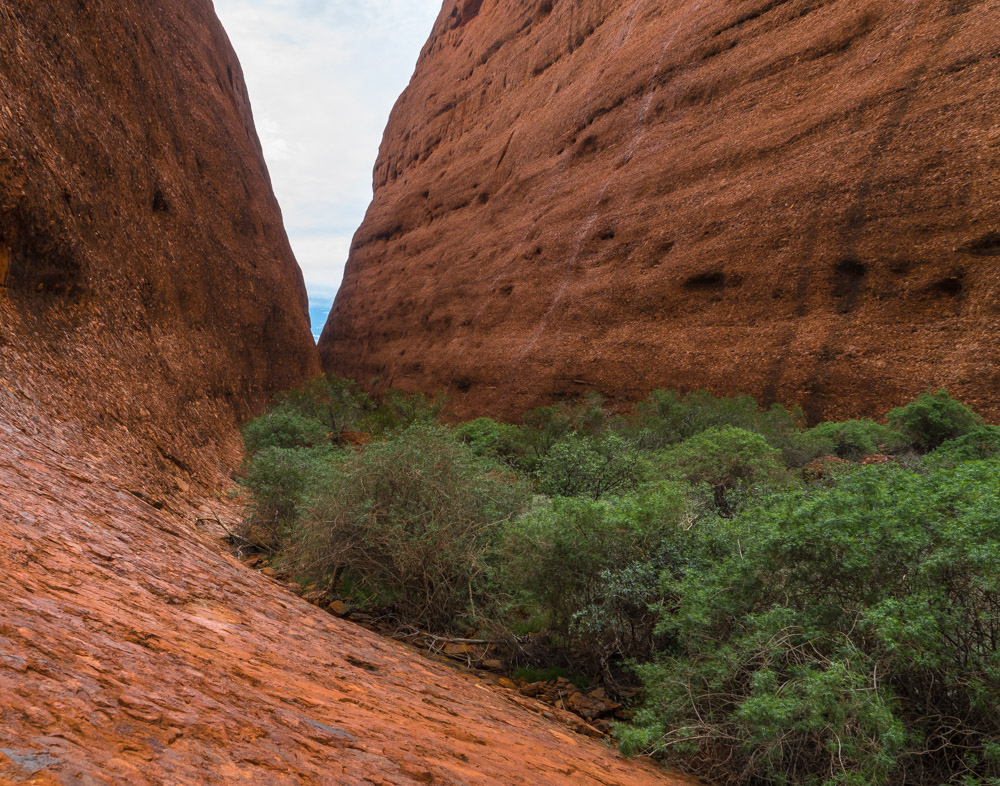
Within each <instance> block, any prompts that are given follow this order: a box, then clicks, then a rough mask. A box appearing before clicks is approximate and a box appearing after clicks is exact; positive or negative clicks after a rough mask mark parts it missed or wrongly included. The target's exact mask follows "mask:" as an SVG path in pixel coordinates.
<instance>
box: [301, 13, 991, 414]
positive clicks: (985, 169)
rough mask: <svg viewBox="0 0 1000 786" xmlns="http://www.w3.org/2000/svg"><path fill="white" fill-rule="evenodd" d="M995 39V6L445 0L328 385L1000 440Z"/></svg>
mask: <svg viewBox="0 0 1000 786" xmlns="http://www.w3.org/2000/svg"><path fill="white" fill-rule="evenodd" d="M998 41H1000V2H997V0H921V2H912V3H899V2H893V1H892V0H866V1H864V2H861V1H859V0H735V1H734V2H722V1H721V0H671V2H660V1H659V0H627V1H626V2H618V0H584V1H583V2H571V1H570V0H544V2H542V1H540V0H518V1H515V2H499V0H483V1H482V2H478V1H477V2H469V1H468V0H465V1H464V2H456V0H446V2H445V4H444V7H443V9H442V12H441V15H440V16H439V18H438V20H437V24H436V25H435V28H434V32H433V35H432V36H431V39H430V41H429V42H428V44H427V46H426V47H425V49H424V51H423V53H422V55H421V58H420V61H419V64H418V66H417V70H416V73H415V75H414V78H413V81H412V82H411V84H410V86H409V88H408V89H407V90H406V92H405V93H404V94H403V96H402V97H401V98H400V100H399V102H398V104H397V106H396V108H395V110H394V112H393V114H392V118H391V120H390V122H389V126H388V129H387V131H386V134H385V139H384V142H383V144H382V148H381V152H380V156H379V159H378V163H377V166H376V169H375V189H376V191H375V198H374V201H373V203H372V205H371V207H370V209H369V211H368V214H367V217H366V219H365V222H364V224H363V226H362V227H361V229H360V230H359V231H358V233H357V235H356V237H355V239H354V243H353V246H352V250H351V256H350V261H349V263H348V267H347V275H346V279H345V282H344V285H343V288H342V289H341V291H340V294H339V295H338V297H337V300H336V303H335V306H334V310H333V312H332V314H331V316H330V320H329V322H328V323H327V325H326V328H325V330H324V332H323V336H322V339H321V341H320V351H321V354H322V357H323V361H324V365H325V367H326V368H327V369H330V370H336V371H339V372H341V373H344V374H347V375H350V376H353V377H355V378H357V379H359V380H361V381H362V382H363V383H365V384H371V383H372V380H373V378H377V382H376V383H375V384H376V385H377V386H387V385H394V386H398V387H403V388H422V389H426V390H434V389H438V388H445V389H447V390H448V391H449V393H450V394H451V396H452V401H453V403H454V406H455V409H456V412H458V413H460V414H471V413H484V412H485V413H491V414H497V413H500V414H506V415H516V414H518V413H519V412H522V411H523V410H524V409H525V408H527V407H530V406H532V405H535V404H537V403H540V402H542V401H544V400H546V399H550V398H553V397H556V396H564V395H572V394H574V393H577V392H581V391H583V390H585V389H587V388H596V389H598V390H601V391H603V392H604V393H606V394H608V395H610V396H611V397H612V398H615V399H619V400H634V399H636V398H640V397H642V396H643V395H645V394H646V393H647V392H648V391H649V390H651V389H653V388H657V387H677V388H681V389H694V388H710V389H712V390H714V391H716V392H717V393H734V392H737V391H739V392H747V393H751V394H755V395H756V396H758V397H760V398H762V399H763V400H765V401H771V400H778V401H783V402H788V403H798V404H801V405H803V406H804V407H805V408H806V411H807V413H808V414H809V415H810V416H812V417H821V416H829V417H838V416H844V415H849V414H880V413H883V412H884V411H885V410H886V409H887V408H888V407H890V406H893V405H895V404H897V403H899V402H901V401H903V400H905V399H907V398H908V397H910V396H912V395H914V394H915V393H918V392H920V391H921V390H922V389H924V388H925V387H927V386H928V385H942V384H943V385H947V386H948V387H949V389H950V391H951V392H952V393H953V394H956V395H958V396H960V397H962V398H964V399H966V400H968V401H970V402H972V403H973V404H975V405H977V406H979V407H981V408H982V409H983V410H984V411H985V412H987V413H988V414H990V415H992V416H994V417H996V416H1000V401H998V400H997V399H996V397H995V395H994V391H995V390H996V388H997V384H998V382H1000V364H998V362H997V361H998V360H1000V356H998V353H1000V349H998V346H1000V345H998V343H997V341H996V336H997V329H998V327H1000V309H998V306H997V303H998V302H1000V298H998V295H1000V274H998V272H997V262H998V259H1000V200H998V199H997V193H998V185H1000V127H998V124H997V120H996V106H997V104H998V100H1000V45H998V43H997V42H998Z"/></svg>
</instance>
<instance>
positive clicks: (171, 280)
mask: <svg viewBox="0 0 1000 786" xmlns="http://www.w3.org/2000/svg"><path fill="white" fill-rule="evenodd" d="M0 281H2V287H0V376H2V379H3V382H4V384H5V385H6V387H7V389H8V390H9V391H10V392H11V393H18V394H21V393H23V394H24V395H25V396H27V397H29V398H31V399H34V400H39V401H41V400H45V401H46V402H47V406H46V410H47V411H49V412H53V413H57V414H58V415H59V416H60V417H62V418H64V419H67V420H69V419H71V420H73V421H74V422H76V423H78V424H79V425H80V426H81V428H84V430H86V431H87V433H88V434H91V435H93V436H100V438H101V439H104V440H106V441H118V442H120V443H127V444H128V445H129V447H130V448H131V449H133V452H135V453H136V454H137V456H138V459H137V462H136V465H135V468H134V469H135V472H136V473H138V474H139V475H142V476H144V478H145V482H146V484H148V485H150V486H151V487H156V486H162V485H163V483H162V482H161V481H162V479H163V477H164V475H169V474H171V473H173V474H179V475H184V476H188V475H191V474H192V473H193V474H195V475H201V476H204V477H206V478H207V477H209V476H210V475H211V473H212V472H213V471H217V469H218V467H219V466H220V463H225V462H227V461H229V460H231V459H232V457H233V456H234V454H235V451H236V450H237V449H238V442H237V441H236V438H235V429H234V426H235V425H236V422H237V420H238V419H239V418H241V417H245V416H246V415H248V414H249V413H250V412H252V411H254V410H255V409H258V408H260V407H261V406H262V405H263V404H264V403H265V401H266V400H267V399H268V398H269V397H270V395H271V394H272V393H273V392H274V391H276V390H280V389H282V388H287V387H290V386H292V385H294V384H296V383H298V382H299V381H301V380H302V379H304V378H305V377H307V376H310V375H314V374H316V373H318V360H317V358H316V354H315V348H314V347H313V346H312V340H311V336H310V330H309V324H308V316H307V311H306V294H305V287H304V285H303V282H302V276H301V273H300V272H299V269H298V266H297V265H296V264H295V259H294V257H293V256H292V252H291V249H290V247H289V245H288V241H287V239H286V237H285V231H284V227H283V225H282V222H281V214H280V211H279V209H278V206H277V203H276V202H275V199H274V196H273V194H272V193H271V186H270V181H269V178H268V175H267V170H266V168H265V166H264V160H263V157H262V155H261V150H260V143H259V142H258V140H257V135H256V132H255V130H254V126H253V119H252V116H251V112H250V105H249V101H248V99H247V92H246V87H245V85H244V83H243V77H242V73H241V71H240V67H239V63H238V62H237V60H236V57H235V55H234V54H233V51H232V48H231V47H230V45H229V42H228V40H227V38H226V35H225V33H224V32H223V30H222V27H221V25H220V24H219V22H218V20H217V19H216V17H215V13H214V10H213V8H212V5H211V3H210V2H207V0H162V1H160V0H154V2H139V1H138V0H133V1H132V2H128V1H127V2H109V1H108V0H103V1H100V2H87V3H81V2H77V1H76V0H56V1H55V2H46V3H34V2H28V0H5V1H4V2H2V3H0ZM185 482H186V481H185ZM168 485H169V484H168Z"/></svg>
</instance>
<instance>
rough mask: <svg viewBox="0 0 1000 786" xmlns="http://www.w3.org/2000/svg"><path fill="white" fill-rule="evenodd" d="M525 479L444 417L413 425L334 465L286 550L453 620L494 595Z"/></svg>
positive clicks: (361, 586)
mask: <svg viewBox="0 0 1000 786" xmlns="http://www.w3.org/2000/svg"><path fill="white" fill-rule="evenodd" d="M527 495H528V490H527V488H526V487H525V486H524V485H523V484H522V483H520V482H519V481H517V480H516V479H515V478H514V477H513V476H512V475H511V474H510V473H509V472H505V471H501V470H500V469H498V468H497V466H496V465H495V464H493V463H492V462H489V461H485V460H483V459H480V458H478V457H476V456H475V455H474V454H473V453H472V451H471V450H469V448H468V447H467V446H465V445H462V444H461V443H460V442H458V441H457V440H456V439H455V438H454V436H453V435H452V434H450V433H449V432H448V431H447V429H445V428H443V427H441V426H434V425H428V424H417V425H413V426H410V427H409V428H407V429H405V430H404V431H402V432H399V433H398V434H396V435H395V436H393V437H392V438H391V439H389V440H387V441H385V442H378V443H373V444H371V445H369V446H368V447H367V448H366V449H365V450H364V451H363V452H360V453H357V454H353V455H352V456H351V460H350V461H345V462H342V463H340V464H339V465H338V466H337V471H336V472H335V473H333V474H332V476H331V477H330V478H329V479H328V481H327V483H326V484H325V485H324V487H323V489H322V490H321V493H320V494H319V495H318V496H317V498H316V499H315V501H314V502H313V503H312V504H311V505H310V507H309V508H308V510H307V511H306V512H305V514H304V516H303V519H302V523H301V525H300V527H299V531H298V533H297V539H296V543H295V545H294V547H293V548H291V549H290V556H291V560H292V564H293V565H294V566H295V568H296V569H297V570H298V571H299V572H300V573H303V574H311V575H314V576H317V577H323V578H324V579H328V580H329V581H330V583H331V584H332V585H336V583H337V581H338V579H339V578H340V577H341V576H342V575H344V576H346V577H349V578H350V581H351V584H352V586H354V587H355V588H357V590H358V591H359V592H360V593H361V594H363V595H364V596H365V597H367V598H369V599H370V600H371V602H372V603H374V604H377V605H385V606H392V607H393V608H395V609H396V611H397V612H399V613H400V614H402V615H403V616H404V617H406V618H408V619H410V620H413V621H414V622H416V623H418V624H421V625H425V626H428V627H430V628H433V629H438V630H445V629H453V628H454V627H455V626H456V625H457V624H458V620H459V619H460V618H461V617H462V616H463V615H466V614H472V613H475V611H476V610H477V609H476V608H475V606H476V605H477V604H478V605H482V604H489V603H490V602H491V601H492V598H491V594H490V593H491V573H492V567H491V566H492V563H493V561H494V560H495V558H496V554H495V548H496V544H497V542H498V540H499V537H500V533H501V531H502V528H503V526H504V523H505V522H506V521H507V520H509V519H510V518H511V517H513V516H514V515H515V514H516V513H517V512H518V511H520V510H521V508H522V507H523V506H524V504H525V502H526V499H527Z"/></svg>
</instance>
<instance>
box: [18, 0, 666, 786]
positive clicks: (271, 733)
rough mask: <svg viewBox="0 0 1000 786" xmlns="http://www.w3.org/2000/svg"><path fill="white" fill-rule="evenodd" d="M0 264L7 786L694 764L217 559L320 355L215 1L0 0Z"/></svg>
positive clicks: (466, 779) (568, 771) (357, 779)
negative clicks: (545, 704) (556, 713)
mask: <svg viewBox="0 0 1000 786" xmlns="http://www.w3.org/2000/svg"><path fill="white" fill-rule="evenodd" d="M0 279H2V280H3V287H2V289H0V576H2V581H0V586H2V588H3V589H2V592H0V783H3V784H7V783H35V784H54V783H65V784H120V783H130V784H178V785H180V784H192V785H194V784H226V785H227V786H228V785H229V784H240V783H244V784H345V783H361V782H363V783H382V784H407V783H441V784H448V783H456V784H457V783H463V784H464V783H523V784H537V783H567V784H570V783H572V784H623V785H624V784H630V785H631V784H653V783H667V784H669V783H678V784H679V783H680V781H672V780H671V779H669V778H668V777H667V776H666V775H665V774H664V773H662V772H661V771H660V770H659V769H658V768H656V767H655V766H654V765H652V764H650V763H649V762H645V763H639V762H626V761H623V760H622V759H620V757H618V756H616V755H615V754H614V753H613V752H612V751H610V750H608V749H607V748H606V747H605V746H603V745H602V744H601V743H599V742H597V741H594V740H590V739H588V738H586V737H581V736H578V735H576V734H574V733H571V732H570V731H569V730H568V728H567V727H566V726H565V725H562V724H559V723H556V722H554V721H553V720H550V719H547V718H545V717H542V716H541V715H540V714H539V713H538V712H535V713H530V712H526V711H525V709H524V706H523V705H524V703H525V701H526V700H524V699H522V698H521V697H519V696H516V695H513V694H511V695H507V696H504V695H502V694H499V693H495V692H493V691H491V690H489V689H487V688H486V687H485V686H484V685H482V684H480V683H477V682H474V681H473V680H472V679H470V678H468V677H466V676H462V675H459V674H456V673H455V672H453V671H452V670H450V669H447V668H445V667H442V666H440V665H438V664H434V663H430V662H426V661H423V660H421V659H420V658H419V657H418V656H417V655H416V654H415V652H414V651H412V650H409V649H407V648H404V647H402V646H400V645H396V644H393V643H389V642H385V641H383V640H381V639H379V638H378V637H377V636H375V635H374V634H370V633H367V632H366V631H363V630H361V629H360V628H357V627H355V626H353V625H350V624H348V623H345V622H340V621H338V620H336V619H334V618H333V617H332V616H330V615H328V614H325V613H323V612H321V611H320V610H319V609H317V608H315V607H312V606H310V605H308V604H306V603H305V602H304V601H302V600H301V599H299V598H298V597H296V596H294V595H292V594H291V593H290V592H288V591H287V590H285V589H284V588H282V587H280V586H278V585H277V584H275V583H273V582H271V581H269V580H267V579H265V578H264V577H262V576H260V575H258V574H255V573H253V572H251V571H249V570H248V569H246V568H245V567H244V566H243V565H241V564H240V563H239V562H237V561H236V560H235V559H234V558H233V557H232V556H231V555H230V554H229V553H228V552H227V551H226V548H225V546H224V545H223V543H222V542H221V541H220V538H221V537H222V536H223V534H224V532H223V528H222V527H221V526H220V525H219V523H217V522H218V516H221V517H222V521H225V522H226V523H227V524H228V525H229V526H230V527H231V526H232V525H233V523H234V517H235V513H236V511H235V510H233V509H232V508H231V506H230V505H229V504H227V503H226V502H225V500H224V494H225V492H227V491H229V489H230V488H231V486H232V481H231V480H229V478H228V477H227V476H226V474H225V471H227V470H229V469H231V468H232V466H233V460H234V459H235V457H236V455H237V453H238V447H239V446H238V435H237V432H236V429H235V428H234V426H235V425H236V422H237V421H238V420H239V419H240V418H241V417H243V416H245V415H246V414H248V413H250V412H251V411H253V410H254V409H255V408H258V407H259V406H260V405H261V404H262V403H263V402H264V400H265V399H266V398H267V396H268V395H269V394H270V393H271V392H273V391H274V390H275V389H279V388H283V387H287V386H289V385H292V384H295V383H297V382H299V381H300V380H301V379H302V378H303V377H305V376H308V375H310V374H312V373H315V372H317V371H318V366H319V362H318V354H317V353H316V349H315V347H314V346H313V345H312V342H311V337H310V332H309V329H308V322H307V318H306V309H305V305H306V304H305V296H304V290H303V286H302V281H301V277H300V275H299V273H298V270H297V268H296V267H295V264H294V260H293V259H292V256H291V253H290V251H289V248H288V244H287V241H286V239H285V235H284V231H283V229H282V227H281V221H280V215H279V213H278V209H277V206H276V204H275V202H274V199H273V197H272V195H271V191H270V187H269V184H268V178H267V174H266V171H265V169H264V165H263V161H262V159H261V156H260V149H259V145H258V143H257V138H256V135H255V132H254V130H253V126H252V121H251V116H250V110H249V106H248V103H247V96H246V91H245V88H244V87H243V83H242V77H241V75H240V69H239V66H238V64H237V62H236V59H235V57H234V55H233V53H232V50H231V49H230V47H229V44H228V42H227V41H226V38H225V34H224V33H223V31H222V29H221V27H220V25H219V23H218V21H217V20H216V18H215V16H214V13H213V9H212V6H211V3H210V2H209V0H173V1H172V2H158V1H157V0H143V2H129V1H128V0H124V1H122V2H117V3H111V2H104V1H102V0H86V2H83V0H53V1H52V2H46V3H38V2H35V1H34V0H0ZM549 709H551V708H549ZM545 711H546V712H549V710H545ZM549 714H550V715H551V714H552V713H551V712H549Z"/></svg>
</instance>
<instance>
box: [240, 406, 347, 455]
mask: <svg viewBox="0 0 1000 786" xmlns="http://www.w3.org/2000/svg"><path fill="white" fill-rule="evenodd" d="M329 441H330V440H329V431H328V430H327V428H326V427H325V426H324V425H323V424H322V423H320V422H319V421H317V420H313V419H311V418H308V417H304V416H303V415H301V414H300V413H299V412H297V411H296V410H295V409H293V408H291V407H287V406H279V407H277V408H276V409H273V410H271V411H270V412H268V413H267V414H266V415H262V416H261V417H259V418H257V419H256V420H253V421H251V422H250V423H249V424H247V426H246V427H245V428H244V429H243V444H244V446H245V448H246V452H247V454H248V455H250V456H253V455H254V454H256V453H258V452H260V451H261V450H264V449H266V448H282V449H286V450H287V449H292V448H314V447H318V446H320V445H326V444H329Z"/></svg>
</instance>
